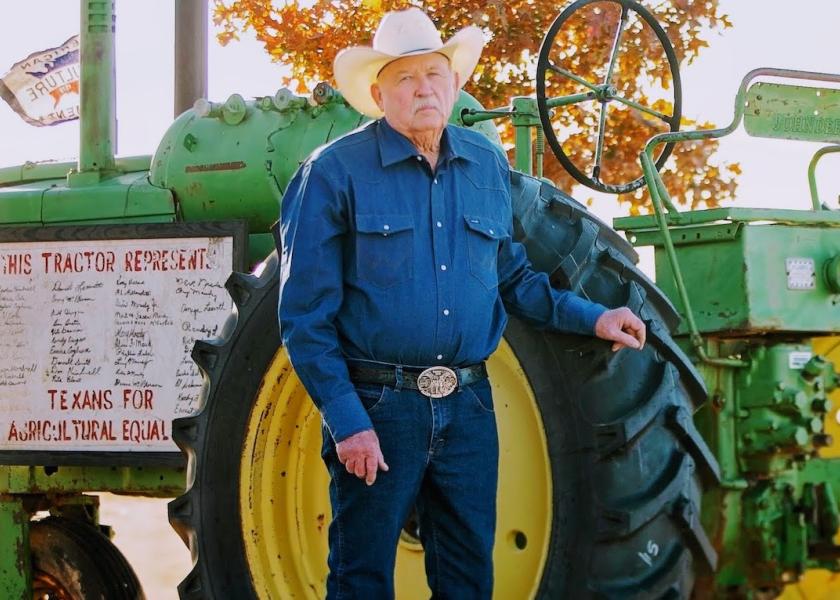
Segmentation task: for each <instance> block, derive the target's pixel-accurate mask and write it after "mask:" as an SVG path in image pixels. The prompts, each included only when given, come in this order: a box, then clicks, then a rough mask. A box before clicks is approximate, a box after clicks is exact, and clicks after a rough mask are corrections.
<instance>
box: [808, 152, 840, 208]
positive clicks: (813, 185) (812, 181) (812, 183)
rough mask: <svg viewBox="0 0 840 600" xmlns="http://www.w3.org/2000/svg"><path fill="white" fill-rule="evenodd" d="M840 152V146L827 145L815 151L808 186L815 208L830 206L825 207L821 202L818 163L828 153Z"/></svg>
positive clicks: (810, 165)
mask: <svg viewBox="0 0 840 600" xmlns="http://www.w3.org/2000/svg"><path fill="white" fill-rule="evenodd" d="M837 152H840V146H826V147H825V148H820V149H819V150H817V151H816V152H815V153H814V156H813V158H811V162H810V163H808V188H809V189H810V190H811V205H812V206H813V207H814V210H823V209H824V208H825V209H828V207H827V206H826V207H823V205H822V204H821V203H820V194H819V191H818V190H817V175H816V171H817V163H818V162H819V161H820V159H821V158H822V157H823V156H825V155H826V154H834V153H837Z"/></svg>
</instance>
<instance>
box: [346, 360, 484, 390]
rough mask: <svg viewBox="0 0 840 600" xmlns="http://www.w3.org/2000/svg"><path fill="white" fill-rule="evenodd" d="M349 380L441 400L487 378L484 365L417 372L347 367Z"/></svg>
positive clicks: (395, 367)
mask: <svg viewBox="0 0 840 600" xmlns="http://www.w3.org/2000/svg"><path fill="white" fill-rule="evenodd" d="M348 370H349V371H350V379H351V380H352V381H354V382H356V383H377V384H380V383H381V384H382V385H391V386H394V387H403V388H407V389H410V390H418V391H420V392H421V393H422V394H424V395H426V396H429V397H430V398H443V397H444V396H448V395H449V394H451V393H452V392H453V391H455V389H456V388H459V387H460V386H462V385H470V384H471V383H475V382H476V381H481V380H482V379H486V378H487V367H486V366H485V364H484V363H483V362H480V363H478V364H475V365H470V366H468V367H461V368H455V369H451V368H449V367H442V366H439V367H429V368H428V369H420V368H413V367H403V366H402V365H380V366H372V365H371V366H357V365H352V364H351V365H348Z"/></svg>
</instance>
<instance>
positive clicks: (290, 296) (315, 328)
mask: <svg viewBox="0 0 840 600" xmlns="http://www.w3.org/2000/svg"><path fill="white" fill-rule="evenodd" d="M346 234H347V205H346V198H345V197H344V195H343V194H342V193H341V192H340V191H339V190H338V189H337V187H336V186H335V184H334V183H333V182H332V181H331V180H330V178H329V176H328V175H327V174H326V173H325V172H323V171H322V169H321V168H320V167H319V165H318V164H317V163H315V162H312V161H307V162H305V163H304V164H303V165H302V166H301V167H300V169H298V171H297V173H296V174H295V176H294V177H293V178H292V181H291V182H290V183H289V187H288V188H287V190H286V194H285V196H284V199H283V205H282V207H281V212H280V239H281V243H282V248H278V250H279V251H280V252H281V258H280V295H279V306H278V317H279V321H280V336H281V340H282V342H283V345H284V346H285V347H286V349H287V351H288V352H289V357H290V359H291V362H292V366H293V367H294V369H295V372H296V373H297V375H298V377H300V380H301V382H302V383H303V385H304V387H305V388H306V390H307V392H309V395H310V396H311V398H312V400H313V402H314V403H315V405H316V406H317V407H318V409H319V410H320V411H321V415H322V416H323V418H324V421H325V422H326V425H327V427H328V428H329V430H330V433H331V435H332V437H333V439H334V440H335V441H336V442H340V441H342V440H344V439H346V438H348V437H350V436H351V435H353V434H355V433H358V432H360V431H364V430H366V429H372V427H373V425H372V423H371V420H370V417H369V416H368V414H367V412H366V411H365V409H364V406H363V405H362V403H361V400H360V399H359V396H358V395H357V394H356V391H355V388H354V387H353V384H352V383H351V381H350V376H349V373H348V370H347V363H346V361H345V359H344V357H343V355H342V353H341V349H340V347H339V341H338V333H337V331H336V328H335V325H334V323H335V317H336V314H337V313H338V311H339V309H340V307H341V304H342V301H343V267H342V264H343V263H342V241H343V237H344V236H345V235H346Z"/></svg>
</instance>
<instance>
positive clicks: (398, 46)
mask: <svg viewBox="0 0 840 600" xmlns="http://www.w3.org/2000/svg"><path fill="white" fill-rule="evenodd" d="M483 47H484V36H483V35H482V33H481V29H479V28H478V27H475V26H474V25H470V26H469V27H465V28H464V29H462V30H461V31H459V32H458V33H456V34H455V35H453V36H452V37H451V38H450V39H449V41H448V42H446V43H445V44H444V43H443V42H441V39H440V33H438V30H437V29H435V25H434V23H432V20H431V19H430V18H429V17H428V16H427V15H426V13H424V12H423V11H422V10H420V9H419V8H413V7H412V8H409V9H406V10H401V11H395V12H389V13H386V14H385V16H384V17H382V20H381V21H380V22H379V27H378V28H377V29H376V34H374V36H373V46H372V47H368V46H354V47H352V48H345V49H344V50H342V51H341V52H339V53H338V54H337V55H336V57H335V63H334V64H333V71H334V73H335V81H336V83H337V84H338V90H339V91H340V92H341V94H342V95H343V96H344V99H345V100H347V102H349V103H350V105H351V106H352V107H353V108H355V109H356V110H358V111H359V112H360V113H362V114H365V115H368V116H369V117H373V118H379V117H381V116H382V111H381V110H379V107H378V106H377V105H376V102H374V101H373V97H372V96H371V95H370V86H371V84H373V83H374V82H375V81H376V76H377V75H378V74H379V72H380V71H381V70H382V68H383V67H384V66H385V65H387V64H388V63H389V62H392V61H394V60H397V59H398V58H402V57H404V56H415V55H417V54H429V53H431V52H438V53H440V54H443V55H444V56H446V57H447V58H448V59H449V64H450V66H451V67H452V70H453V71H454V72H456V73H458V75H459V76H460V77H459V82H460V84H461V85H462V86H463V85H464V84H465V83H466V82H467V80H468V79H469V77H470V75H472V72H473V70H475V65H476V64H478V58H479V56H481V50H482V48H483Z"/></svg>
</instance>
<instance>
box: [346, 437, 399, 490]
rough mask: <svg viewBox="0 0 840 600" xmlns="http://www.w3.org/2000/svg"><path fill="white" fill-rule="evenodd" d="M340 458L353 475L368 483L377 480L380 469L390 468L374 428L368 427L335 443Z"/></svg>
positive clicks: (371, 483) (370, 483)
mask: <svg viewBox="0 0 840 600" xmlns="http://www.w3.org/2000/svg"><path fill="white" fill-rule="evenodd" d="M335 451H336V452H337V453H338V460H340V461H341V464H343V465H344V468H345V469H347V472H348V473H350V474H351V475H355V476H356V477H358V478H359V479H364V480H365V483H367V484H368V485H373V482H374V481H376V472H377V470H378V469H382V470H383V471H387V470H388V465H387V464H385V457H383V456H382V450H380V449H379V438H378V437H377V436H376V432H375V431H374V430H373V429H367V430H365V431H360V432H359V433H355V434H353V435H351V436H350V437H349V438H346V439H344V440H341V441H340V442H338V443H337V444H336V445H335Z"/></svg>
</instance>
